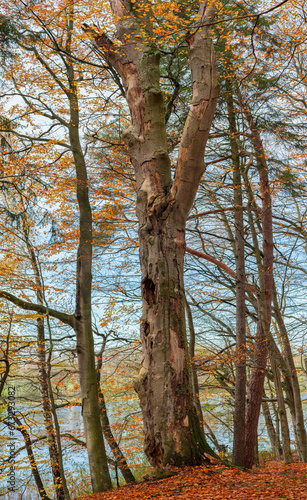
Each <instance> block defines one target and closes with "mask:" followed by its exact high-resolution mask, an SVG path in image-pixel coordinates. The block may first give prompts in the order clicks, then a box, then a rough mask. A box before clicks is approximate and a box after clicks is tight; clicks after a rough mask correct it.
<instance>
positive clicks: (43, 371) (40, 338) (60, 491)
mask: <svg viewBox="0 0 307 500" xmlns="http://www.w3.org/2000/svg"><path fill="white" fill-rule="evenodd" d="M22 224H23V233H24V238H25V243H26V246H27V249H28V253H29V258H30V261H31V265H32V268H33V272H34V276H35V282H36V297H37V303H38V304H40V305H42V304H43V302H44V300H43V297H44V292H43V284H42V280H41V275H40V269H39V264H38V262H37V258H36V255H35V252H34V249H33V247H32V245H31V243H30V240H29V234H28V233H29V230H28V227H29V225H28V221H27V220H26V216H25V215H24V216H23V218H22ZM37 351H38V361H39V384H40V390H41V395H42V405H43V415H44V423H45V429H46V433H47V440H48V448H49V456H50V463H51V469H52V476H53V483H54V487H55V492H56V498H57V500H69V498H70V496H69V491H68V488H67V484H66V478H65V474H64V467H63V461H62V452H61V451H62V450H61V442H60V439H59V438H58V439H57V436H56V430H55V428H54V425H53V420H52V411H51V404H50V402H51V399H52V396H53V395H52V394H51V391H52V387H51V381H50V373H47V367H46V338H45V326H44V319H43V318H39V319H38V320H37Z"/></svg>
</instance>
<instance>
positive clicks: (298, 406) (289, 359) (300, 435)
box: [273, 285, 307, 462]
mask: <svg viewBox="0 0 307 500" xmlns="http://www.w3.org/2000/svg"><path fill="white" fill-rule="evenodd" d="M273 302H274V314H275V318H276V322H277V324H278V329H279V332H280V335H281V339H282V344H283V353H284V358H285V360H286V364H287V367H288V372H289V374H290V380H291V386H292V393H293V403H294V412H295V421H294V428H295V435H296V439H297V447H298V452H299V459H300V461H301V462H307V434H306V428H305V423H304V413H303V408H302V399H301V391H300V386H299V381H298V377H297V371H296V367H295V364H294V359H293V355H292V351H291V346H290V340H289V337H288V332H287V329H286V326H285V323H284V320H283V317H282V314H281V311H280V307H279V304H278V300H277V293H276V287H275V285H274V293H273Z"/></svg>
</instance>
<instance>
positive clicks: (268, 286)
mask: <svg viewBox="0 0 307 500" xmlns="http://www.w3.org/2000/svg"><path fill="white" fill-rule="evenodd" d="M237 93H238V98H239V103H240V106H241V109H242V112H243V113H244V115H245V118H246V120H247V123H248V125H249V129H250V139H251V142H252V145H253V149H254V156H255V159H256V168H257V171H258V174H259V181H260V182H259V187H260V193H261V200H262V211H261V225H262V254H263V258H262V259H261V257H260V252H259V246H258V239H257V236H256V232H255V228H254V224H253V220H252V217H251V211H250V210H249V220H250V226H251V231H252V236H253V244H254V251H255V256H256V260H257V267H258V277H259V283H260V292H259V297H258V328H257V329H258V332H259V335H260V336H259V339H260V346H259V349H258V347H257V346H256V351H257V356H258V360H257V358H255V361H256V363H257V364H258V363H259V367H257V366H256V367H255V369H253V373H252V379H251V381H250V388H249V405H250V406H254V401H253V399H256V400H257V404H258V407H257V408H255V415H258V418H259V414H260V406H261V398H262V393H263V384H264V373H261V369H263V370H264V371H265V367H266V360H267V348H266V346H265V345H264V344H266V339H268V337H269V335H270V326H271V316H272V292H273V224H272V200H271V190H270V182H269V174H268V165H267V162H266V156H265V151H264V148H263V144H262V140H261V136H260V133H259V131H258V128H257V126H256V124H255V122H254V119H253V116H252V114H251V112H250V110H249V108H248V105H247V103H246V102H245V101H244V99H243V97H242V95H241V92H240V90H239V89H238V90H237ZM246 179H247V173H246ZM249 188H250V185H249ZM252 202H253V195H252V194H251V193H249V205H250V204H251V203H252ZM259 321H260V322H261V330H262V331H261V332H260V325H259ZM257 337H258V333H257ZM260 353H262V355H263V359H262V360H260V359H259V355H260ZM259 368H260V369H259ZM255 377H258V381H256V380H253V379H254V378H255ZM251 389H253V391H254V390H257V391H260V392H259V393H258V394H257V395H256V394H255V393H254V392H253V391H252V390H251ZM247 415H249V419H247V421H246V425H247V427H248V426H249V425H251V429H250V430H248V429H247V435H248V436H249V439H251V441H250V442H248V441H247V437H246V452H247V450H248V452H249V455H248V456H247V457H246V467H248V468H250V467H251V466H252V463H253V455H252V449H253V448H254V442H253V441H252V440H253V439H254V440H256V435H255V434H254V431H252V429H253V428H254V423H252V422H251V419H252V413H251V408H247Z"/></svg>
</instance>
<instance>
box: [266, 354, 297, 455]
mask: <svg viewBox="0 0 307 500" xmlns="http://www.w3.org/2000/svg"><path fill="white" fill-rule="evenodd" d="M270 362H271V368H272V372H273V376H274V384H275V391H276V397H277V404H278V414H279V421H280V430H281V439H282V447H283V456H284V462H285V464H290V463H292V462H293V458H292V454H291V446H290V433H289V425H288V419H287V412H286V406H285V401H284V395H283V391H282V386H281V380H280V373H279V369H278V363H277V361H276V359H275V357H274V356H272V355H271V353H270Z"/></svg>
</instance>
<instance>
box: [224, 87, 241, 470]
mask: <svg viewBox="0 0 307 500" xmlns="http://www.w3.org/2000/svg"><path fill="white" fill-rule="evenodd" d="M226 90H227V96H226V100H227V110H228V122H229V132H230V137H231V139H230V143H231V157H232V166H233V190H234V218H235V262H236V359H235V365H236V378H235V407H234V415H233V449H232V463H233V464H234V465H237V466H238V467H244V466H245V455H244V449H245V410H246V408H245V407H246V401H245V400H246V313H245V254H244V220H243V199H242V183H241V168H240V157H239V148H238V144H237V127H236V120H235V110H234V102H233V96H232V85H231V82H230V81H229V80H227V81H226Z"/></svg>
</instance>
